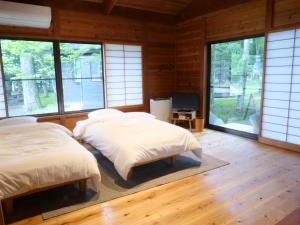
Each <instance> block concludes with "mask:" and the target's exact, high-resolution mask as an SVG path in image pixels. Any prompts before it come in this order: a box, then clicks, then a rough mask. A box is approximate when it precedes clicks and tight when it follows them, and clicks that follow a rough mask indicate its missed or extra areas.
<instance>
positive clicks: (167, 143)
mask: <svg viewBox="0 0 300 225" xmlns="http://www.w3.org/2000/svg"><path fill="white" fill-rule="evenodd" d="M100 112H106V113H99V114H98V115H97V113H95V112H94V113H93V115H91V116H90V118H89V119H87V120H84V121H79V122H78V123H77V125H76V127H75V129H74V131H73V133H74V135H75V137H76V138H78V139H80V140H81V141H84V142H86V143H88V144H90V145H92V146H93V147H95V148H96V149H98V150H99V151H101V153H102V154H103V155H104V156H105V157H107V158H108V159H109V160H110V161H111V162H112V163H113V164H114V166H115V168H116V170H117V172H118V173H119V174H120V176H121V177H122V178H123V179H125V180H127V178H128V175H129V173H130V172H131V169H132V168H133V167H134V166H135V165H141V164H143V163H144V164H145V163H146V162H151V161H155V160H157V159H162V158H167V157H171V156H175V155H179V154H181V153H183V152H187V151H192V152H193V153H194V154H195V155H196V156H197V157H198V158H199V160H201V154H202V151H201V147H200V144H199V142H198V141H197V140H196V138H195V137H194V136H193V134H192V133H190V132H189V131H187V130H186V129H183V128H181V127H178V126H175V125H172V124H169V123H167V122H163V121H160V120H157V119H155V118H154V117H153V116H152V115H150V114H147V113H138V112H136V113H121V112H117V111H114V110H106V111H105V110H104V111H100Z"/></svg>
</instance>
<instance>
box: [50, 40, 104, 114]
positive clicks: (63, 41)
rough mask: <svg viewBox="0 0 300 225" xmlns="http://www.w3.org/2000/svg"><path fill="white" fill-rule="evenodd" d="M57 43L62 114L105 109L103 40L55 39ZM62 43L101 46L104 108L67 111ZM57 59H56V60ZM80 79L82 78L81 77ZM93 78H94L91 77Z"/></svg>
mask: <svg viewBox="0 0 300 225" xmlns="http://www.w3.org/2000/svg"><path fill="white" fill-rule="evenodd" d="M55 42H56V44H57V46H56V47H57V57H58V60H57V62H58V64H59V65H58V67H59V68H58V70H59V71H58V73H59V78H58V81H59V83H60V84H59V85H60V92H61V93H60V95H61V96H60V98H61V99H59V104H61V106H60V107H61V113H60V114H61V115H63V114H74V113H82V112H91V111H94V110H98V109H105V108H106V94H105V92H106V91H105V89H106V84H105V81H104V77H105V72H104V70H105V69H104V45H105V44H104V43H103V42H91V41H68V40H62V41H59V40H58V41H55ZM60 43H70V44H72V43H74V44H94V45H100V46H101V59H102V60H101V61H102V62H101V64H102V85H103V90H102V92H103V93H102V94H103V108H93V109H83V110H74V111H65V107H64V96H63V94H64V93H63V91H64V90H63V78H62V70H61V60H60V59H61V58H60V57H61V54H60ZM55 61H56V60H55ZM79 79H82V78H79ZM91 79H93V78H92V77H91Z"/></svg>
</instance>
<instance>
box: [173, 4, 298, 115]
mask: <svg viewBox="0 0 300 225" xmlns="http://www.w3.org/2000/svg"><path fill="white" fill-rule="evenodd" d="M268 4H269V5H271V7H268V10H269V11H267V6H268ZM268 17H270V19H269V20H268V19H267V18H268ZM268 23H270V24H268ZM267 26H268V27H270V29H268V30H269V31H270V30H277V29H286V28H288V27H290V26H298V27H300V1H299V0H254V1H250V2H248V3H246V4H242V5H237V6H234V7H231V8H229V9H225V10H221V11H218V12H215V13H211V14H209V15H206V16H202V17H198V18H194V19H191V20H188V21H185V22H181V23H179V24H178V25H177V35H176V37H177V39H176V90H177V91H200V95H201V97H202V100H203V102H202V104H201V109H200V111H199V116H200V117H202V118H205V114H206V113H205V108H206V104H205V103H206V102H207V101H206V97H205V95H206V83H207V82H206V80H207V69H206V57H205V56H206V55H207V52H206V49H207V46H208V44H209V43H210V42H215V41H222V40H228V39H234V38H239V37H246V36H251V35H258V34H264V33H265V32H266V31H267V29H266V27H267Z"/></svg>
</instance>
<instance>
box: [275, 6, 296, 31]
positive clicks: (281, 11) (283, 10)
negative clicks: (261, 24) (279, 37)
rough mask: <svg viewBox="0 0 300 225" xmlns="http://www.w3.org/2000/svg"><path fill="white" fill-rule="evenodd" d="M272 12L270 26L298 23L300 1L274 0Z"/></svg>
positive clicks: (282, 26) (286, 25) (279, 26)
mask: <svg viewBox="0 0 300 225" xmlns="http://www.w3.org/2000/svg"><path fill="white" fill-rule="evenodd" d="M273 4H274V6H273V10H274V14H273V21H272V27H273V28H276V29H278V28H284V27H288V26H295V25H296V26H298V27H299V25H300V1H299V0H276V1H274V3H273Z"/></svg>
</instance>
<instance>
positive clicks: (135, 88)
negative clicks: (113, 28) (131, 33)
mask: <svg viewBox="0 0 300 225" xmlns="http://www.w3.org/2000/svg"><path fill="white" fill-rule="evenodd" d="M105 54H106V91H107V105H108V107H114V106H129V105H140V104H143V90H142V49H141V46H137V45H119V44H106V45H105Z"/></svg>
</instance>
